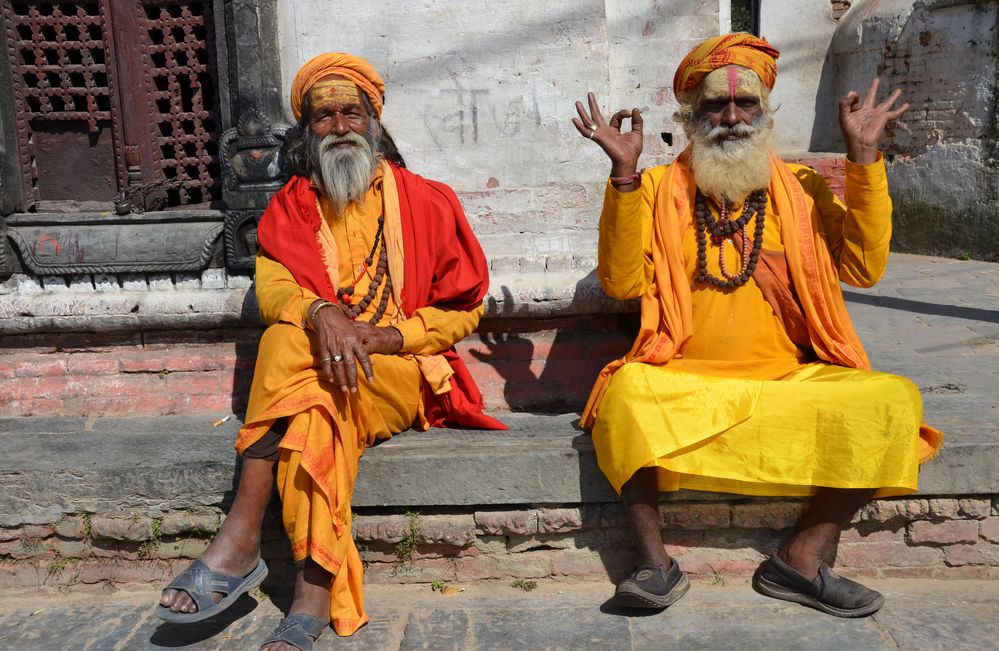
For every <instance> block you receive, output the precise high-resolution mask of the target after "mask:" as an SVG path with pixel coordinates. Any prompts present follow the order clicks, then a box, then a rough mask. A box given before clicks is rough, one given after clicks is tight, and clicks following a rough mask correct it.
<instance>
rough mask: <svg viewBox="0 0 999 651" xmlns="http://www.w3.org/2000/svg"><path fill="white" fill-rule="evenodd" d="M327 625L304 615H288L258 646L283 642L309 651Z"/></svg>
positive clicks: (327, 623) (315, 618) (303, 650)
mask: <svg viewBox="0 0 999 651" xmlns="http://www.w3.org/2000/svg"><path fill="white" fill-rule="evenodd" d="M328 625H329V622H325V621H323V620H321V619H319V618H317V617H313V616H312V615H306V614H305V613H295V614H293V615H288V616H287V617H285V618H284V619H282V620H281V621H280V622H279V623H278V625H277V628H275V629H274V631H273V632H272V633H271V636H270V637H269V638H267V639H266V640H265V641H264V643H263V644H261V645H260V646H261V648H263V647H264V646H265V645H267V644H270V643H271V642H284V643H285V644H290V645H291V646H293V647H295V648H297V649H301V650H302V651H310V649H312V644H313V643H314V642H315V641H316V640H318V639H319V637H320V636H321V635H322V634H323V631H325V630H326V627H327V626H328Z"/></svg>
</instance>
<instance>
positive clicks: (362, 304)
mask: <svg viewBox="0 0 999 651" xmlns="http://www.w3.org/2000/svg"><path fill="white" fill-rule="evenodd" d="M384 227H385V216H384V215H382V216H380V217H378V230H377V231H376V232H375V243H374V244H372V245H371V252H370V253H369V254H368V257H366V258H365V259H364V264H363V265H362V266H361V272H360V273H359V274H357V277H356V278H354V282H353V283H351V284H350V286H348V287H341V288H340V289H338V290H336V298H337V301H339V303H340V309H342V310H343V313H344V314H346V315H347V316H348V317H350V319H351V320H355V319H357V317H358V316H360V315H361V314H363V313H364V311H365V310H367V309H368V306H369V305H371V301H373V300H375V296H376V295H377V294H378V287H379V286H380V285H381V284H382V279H383V278H384V279H385V288H384V289H382V299H381V300H380V301H379V302H378V307H377V308H376V309H375V313H374V314H373V315H372V316H371V319H370V320H369V321H368V323H370V324H371V325H377V324H378V321H379V320H380V319H381V318H382V316H383V315H384V314H385V310H386V309H388V297H389V295H390V294H391V293H392V278H391V276H389V275H388V247H387V246H385V239H384V238H383V237H382V230H383V229H384ZM379 243H380V244H381V251H380V252H379V254H378V264H377V265H376V266H375V275H374V277H373V278H372V279H371V283H370V284H369V285H368V293H367V294H365V295H364V297H363V298H362V299H361V300H360V301H359V302H358V303H357V305H354V303H353V300H352V299H353V296H354V288H355V287H356V286H357V283H359V282H361V278H363V277H364V274H366V273H367V272H368V269H370V268H371V265H372V264H373V263H374V260H375V251H377V250H378V245H379Z"/></svg>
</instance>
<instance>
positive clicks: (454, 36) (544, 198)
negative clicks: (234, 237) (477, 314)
mask: <svg viewBox="0 0 999 651" xmlns="http://www.w3.org/2000/svg"><path fill="white" fill-rule="evenodd" d="M720 4H721V5H722V9H721V10H720V9H719V6H720ZM728 4H729V3H728V2H727V1H722V2H721V3H719V2H718V0H714V1H707V0H702V1H698V0H674V1H671V2H665V1H654V0H635V1H633V2H632V1H629V2H623V1H612V0H608V1H607V2H602V1H596V0H579V1H576V2H547V3H543V2H536V1H530V0H510V1H508V2H492V3H468V2H461V1H457V0H426V1H423V2H411V1H405V0H385V1H384V2H380V3H373V4H369V3H355V2H351V3H348V2H341V1H332V2H328V1H320V0H310V1H299V2H294V3H292V2H287V3H282V4H281V5H280V8H279V9H280V15H279V21H280V39H281V67H282V74H283V85H284V89H285V93H286V94H287V91H288V88H289V87H290V84H291V79H292V78H293V76H294V74H295V72H296V70H297V69H298V67H299V66H300V65H301V63H303V62H304V61H306V60H307V59H309V58H310V57H312V56H313V55H315V54H318V53H320V52H324V51H332V50H344V51H349V52H354V53H356V54H359V55H362V56H364V57H366V58H367V59H368V60H370V61H371V62H372V64H373V65H374V66H375V67H376V68H377V69H378V70H379V72H380V73H381V74H382V75H383V77H384V78H385V82H386V84H387V86H388V90H387V95H386V106H385V111H384V115H383V121H384V123H385V125H386V126H387V127H388V128H389V130H390V131H391V132H392V134H393V136H394V137H395V139H396V141H397V143H398V144H399V148H400V150H401V151H402V152H403V155H404V156H405V157H406V160H407V163H408V164H409V166H410V167H411V168H412V169H413V170H414V171H416V172H418V173H420V174H423V175H424V176H427V177H430V178H434V179H438V180H441V181H444V182H447V183H449V184H450V185H451V186H452V187H454V188H455V189H456V190H458V191H459V193H461V197H462V201H463V203H464V204H465V208H466V210H467V211H468V213H469V216H470V218H471V219H472V222H473V226H474V227H475V229H476V232H477V233H478V234H479V237H480V238H481V240H482V243H483V246H484V248H485V249H486V253H487V254H488V255H490V256H491V257H497V256H533V257H535V258H538V257H541V258H544V257H546V256H555V257H558V256H577V257H580V256H582V257H587V256H590V257H592V256H593V255H595V249H596V223H597V217H598V216H599V211H600V201H601V197H602V193H603V183H604V181H605V179H606V175H607V172H608V170H609V165H608V163H607V162H606V158H605V157H604V155H603V153H602V152H601V151H599V148H598V147H597V146H596V145H594V144H593V143H591V142H588V141H586V140H583V139H582V138H581V137H580V135H579V134H578V132H576V130H575V128H573V127H572V125H571V124H570V122H569V119H570V118H571V117H572V116H573V115H574V114H575V111H574V109H573V102H575V101H576V100H577V99H584V98H585V95H586V92H587V91H588V90H593V91H594V92H595V93H596V94H597V96H598V97H599V98H600V102H601V105H602V106H604V107H605V108H606V107H609V106H613V107H614V108H620V107H625V106H627V107H629V108H630V107H632V106H638V107H640V108H642V109H643V113H644V115H645V118H646V125H647V127H646V133H647V138H646V154H645V156H644V158H643V164H644V165H646V166H651V165H654V164H659V163H663V162H668V161H669V160H672V158H673V156H674V155H675V154H676V153H678V152H679V151H680V150H681V149H682V147H683V145H684V143H683V142H682V137H679V134H676V133H675V132H676V131H677V130H676V129H675V127H674V125H673V123H672V120H671V115H672V113H673V112H674V110H675V109H676V106H675V104H674V100H673V97H672V92H671V91H670V90H669V88H670V86H671V82H672V77H673V71H674V70H675V68H676V65H677V64H678V63H679V61H680V59H681V58H682V57H683V55H684V54H685V53H686V52H687V50H689V48H690V47H691V46H692V45H693V44H695V43H696V42H697V41H699V40H701V39H703V38H706V37H708V36H711V35H714V34H717V33H719V32H720V31H726V30H727V29H728V26H729V25H728V20H729V19H728ZM288 117H289V119H290V115H289V116H288ZM661 131H672V132H674V135H676V136H678V137H677V138H676V140H675V141H674V146H673V147H672V148H667V147H666V146H665V145H664V144H663V142H662V140H661V139H660V136H659V133H660V132H661Z"/></svg>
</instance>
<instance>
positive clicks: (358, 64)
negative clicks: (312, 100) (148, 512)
mask: <svg viewBox="0 0 999 651" xmlns="http://www.w3.org/2000/svg"><path fill="white" fill-rule="evenodd" d="M328 75H340V76H341V77H345V78H346V79H349V80H351V81H352V82H354V83H355V84H357V85H358V86H359V87H360V88H361V90H363V91H364V94H365V95H367V96H368V99H370V100H371V106H373V107H374V109H375V117H376V118H381V116H382V102H383V98H384V97H385V82H384V81H382V78H381V77H380V76H379V75H378V72H376V71H375V69H374V68H373V67H372V66H371V64H370V63H368V62H367V61H366V60H365V59H362V58H361V57H359V56H354V55H353V54H347V53H346V52H327V53H326V54H320V55H319V56H317V57H313V58H311V59H309V60H308V61H307V62H306V63H305V65H303V66H302V67H301V69H299V71H298V73H297V74H296V75H295V79H294V81H292V82H291V112H292V113H293V114H294V115H295V119H296V120H300V119H301V118H302V103H303V102H304V101H305V96H306V95H307V94H308V93H309V90H310V89H311V88H312V86H313V85H314V84H315V83H316V82H317V81H319V80H320V79H322V78H323V77H326V76H328Z"/></svg>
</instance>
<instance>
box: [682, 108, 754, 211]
mask: <svg viewBox="0 0 999 651" xmlns="http://www.w3.org/2000/svg"><path fill="white" fill-rule="evenodd" d="M772 133H773V125H772V120H771V119H770V116H768V115H766V114H760V116H759V118H757V120H756V122H755V123H754V124H752V125H749V124H737V125H735V126H733V127H725V126H717V127H714V128H712V127H711V126H710V125H709V124H707V123H706V121H705V120H701V121H699V122H698V124H696V125H695V126H694V128H693V130H692V133H691V136H692V148H691V160H690V164H691V168H692V170H693V173H694V182H695V183H696V184H697V187H698V188H700V190H701V192H703V193H704V194H706V195H709V196H711V197H714V198H716V199H728V200H729V201H735V202H739V201H742V200H743V199H745V198H746V197H747V196H749V194H750V193H752V192H753V191H754V190H760V189H765V188H766V187H767V186H769V185H770V154H771V147H770V137H771V135H772ZM730 134H734V135H738V136H743V137H742V138H739V139H737V140H726V139H725V137H726V136H727V135H730Z"/></svg>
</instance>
